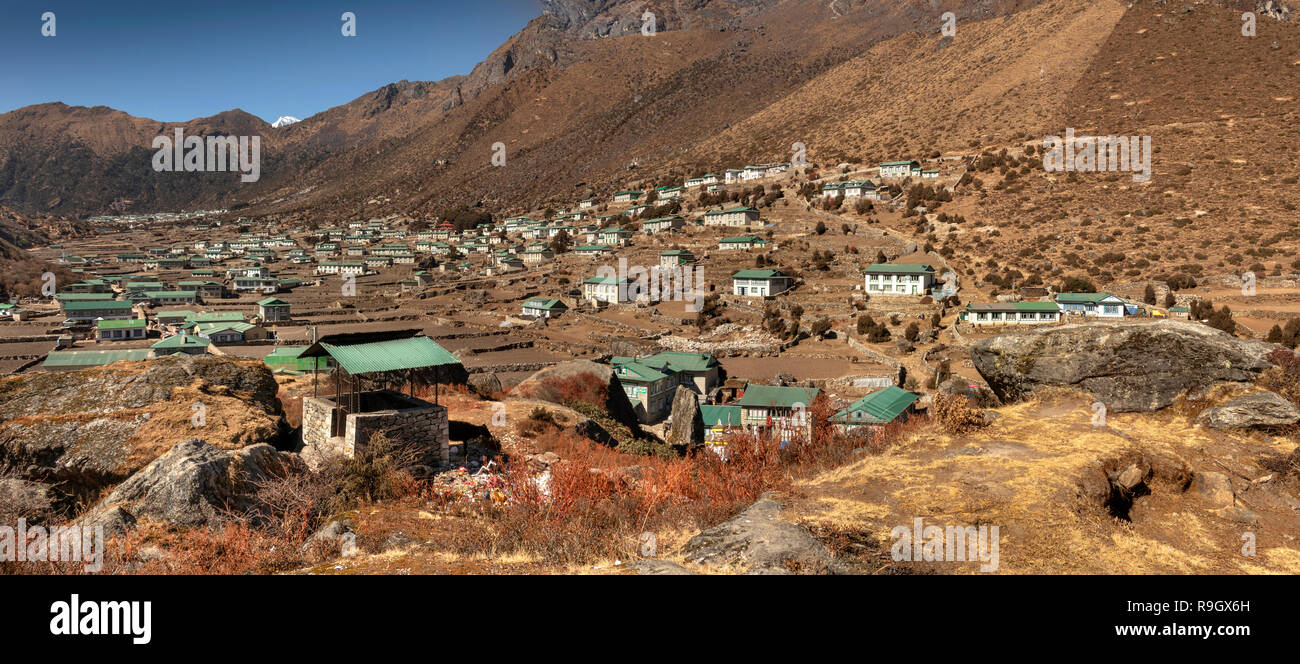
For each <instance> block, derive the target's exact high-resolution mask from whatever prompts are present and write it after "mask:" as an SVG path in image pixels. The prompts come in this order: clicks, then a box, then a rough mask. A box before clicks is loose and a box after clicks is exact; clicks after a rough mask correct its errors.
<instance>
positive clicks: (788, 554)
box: [683, 492, 851, 574]
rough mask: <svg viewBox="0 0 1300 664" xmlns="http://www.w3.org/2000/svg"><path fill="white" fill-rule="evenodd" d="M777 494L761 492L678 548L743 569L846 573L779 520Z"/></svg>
mask: <svg viewBox="0 0 1300 664" xmlns="http://www.w3.org/2000/svg"><path fill="white" fill-rule="evenodd" d="M777 499H778V496H777V495H776V494H775V493H772V492H768V493H765V494H763V497H762V498H759V499H758V501H757V502H755V503H754V504H753V505H750V506H749V507H746V508H745V509H744V510H742V511H741V512H740V513H739V514H737V515H736V516H734V517H732V518H731V519H729V520H727V521H724V522H722V523H720V524H718V525H716V526H714V527H712V528H709V529H707V530H704V531H702V532H701V533H700V534H699V535H696V536H695V537H692V538H691V539H690V541H688V542H687V543H686V548H685V550H684V551H683V553H684V556H685V559H686V561H687V562H689V563H691V564H699V565H709V566H712V567H719V568H725V569H732V570H736V569H740V570H744V571H745V573H746V574H844V573H849V572H850V571H851V570H849V569H848V568H847V567H846V566H845V565H844V564H842V563H840V562H839V561H837V560H836V559H835V558H834V557H833V556H832V555H831V552H830V550H829V549H828V548H826V545H824V544H822V543H821V542H819V541H817V539H815V538H814V537H813V536H812V535H809V534H808V533H807V532H805V531H804V529H803V528H800V527H799V526H797V525H795V524H793V523H790V522H788V521H782V520H780V514H781V504H780V503H779V502H777Z"/></svg>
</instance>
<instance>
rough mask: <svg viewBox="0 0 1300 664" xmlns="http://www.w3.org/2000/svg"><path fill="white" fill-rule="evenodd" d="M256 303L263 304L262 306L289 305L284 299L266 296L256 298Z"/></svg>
mask: <svg viewBox="0 0 1300 664" xmlns="http://www.w3.org/2000/svg"><path fill="white" fill-rule="evenodd" d="M257 303H258V304H259V305H261V306H263V307H272V306H275V307H279V306H289V303H288V302H285V301H284V300H281V299H280V298H278V297H268V298H264V299H261V300H258V301H257Z"/></svg>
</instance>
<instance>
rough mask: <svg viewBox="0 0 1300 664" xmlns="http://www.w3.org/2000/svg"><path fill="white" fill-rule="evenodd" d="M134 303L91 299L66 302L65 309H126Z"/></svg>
mask: <svg viewBox="0 0 1300 664" xmlns="http://www.w3.org/2000/svg"><path fill="white" fill-rule="evenodd" d="M132 306H133V305H132V304H131V303H130V302H127V301H125V300H91V301H88V302H64V303H63V310H64V311H98V310H100V309H108V310H126V309H130V308H131V307H132Z"/></svg>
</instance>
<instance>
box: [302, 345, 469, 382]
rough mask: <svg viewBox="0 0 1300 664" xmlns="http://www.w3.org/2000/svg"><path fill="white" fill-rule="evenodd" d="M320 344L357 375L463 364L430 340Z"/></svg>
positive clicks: (349, 371)
mask: <svg viewBox="0 0 1300 664" xmlns="http://www.w3.org/2000/svg"><path fill="white" fill-rule="evenodd" d="M319 345H320V347H321V349H322V350H323V351H324V352H325V354H328V355H329V356H330V357H332V358H334V361H335V362H338V364H339V366H340V367H342V368H343V370H344V371H347V372H348V373H350V374H352V375H354V376H356V375H359V374H367V373H380V372H384V371H401V370H404V369H421V368H424V367H437V366H443V365H449V364H460V363H461V362H460V358H457V357H456V356H455V355H452V354H451V353H450V352H448V351H447V349H446V348H443V347H442V346H439V345H438V343H437V342H435V341H434V340H433V339H430V338H429V337H412V338H410V339H391V340H388V341H372V342H369V343H360V344H347V345H337V346H336V345H334V344H328V343H324V342H320V344H319Z"/></svg>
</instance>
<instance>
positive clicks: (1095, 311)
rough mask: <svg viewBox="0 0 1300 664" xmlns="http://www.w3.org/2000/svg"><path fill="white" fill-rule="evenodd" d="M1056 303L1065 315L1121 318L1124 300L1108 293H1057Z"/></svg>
mask: <svg viewBox="0 0 1300 664" xmlns="http://www.w3.org/2000/svg"><path fill="white" fill-rule="evenodd" d="M1056 302H1057V304H1060V305H1061V310H1062V311H1064V312H1065V313H1067V314H1079V315H1081V316H1096V317H1098V318H1123V317H1124V309H1125V307H1124V304H1125V303H1124V300H1123V298H1119V297H1116V296H1114V295H1111V294H1110V293H1057V294H1056Z"/></svg>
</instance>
